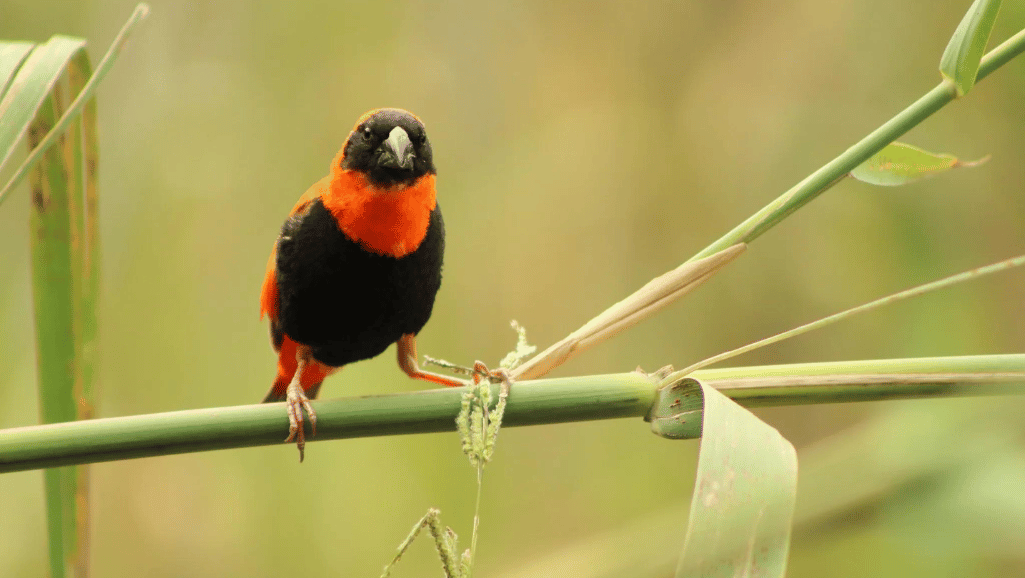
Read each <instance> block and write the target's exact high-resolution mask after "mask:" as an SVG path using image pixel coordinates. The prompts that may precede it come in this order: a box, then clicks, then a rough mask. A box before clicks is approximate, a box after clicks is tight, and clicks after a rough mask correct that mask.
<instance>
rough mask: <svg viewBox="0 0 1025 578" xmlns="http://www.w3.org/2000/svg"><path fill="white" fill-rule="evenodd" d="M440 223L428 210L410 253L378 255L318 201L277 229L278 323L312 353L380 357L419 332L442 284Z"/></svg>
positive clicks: (333, 361) (324, 357) (328, 357)
mask: <svg viewBox="0 0 1025 578" xmlns="http://www.w3.org/2000/svg"><path fill="white" fill-rule="evenodd" d="M444 249H445V225H444V223H443V221H442V219H441V209H440V207H435V208H434V210H433V211H432V212H431V220H430V225H429V226H428V228H427V235H426V236H425V237H424V240H423V241H422V242H421V243H420V246H419V247H418V248H417V250H416V251H413V252H412V253H410V254H408V255H406V256H404V257H402V258H399V259H396V258H394V257H388V256H384V255H377V254H374V253H371V252H369V251H368V250H366V249H364V248H363V247H361V246H360V245H359V244H358V243H356V242H353V241H352V240H351V239H349V238H348V237H346V236H345V234H344V233H342V231H341V230H340V229H339V228H338V225H337V223H336V222H335V220H334V218H332V216H331V213H330V212H328V210H327V209H326V208H325V207H324V204H323V203H322V202H321V201H320V199H317V200H314V201H313V202H312V205H311V207H310V209H309V210H308V211H306V212H305V213H304V214H303V215H299V216H296V217H292V218H290V219H289V220H288V221H286V222H285V225H284V226H283V227H282V229H281V237H280V238H279V239H278V249H277V282H278V299H279V308H278V323H279V327H280V330H281V331H282V332H284V333H285V334H286V335H288V336H289V337H291V338H292V340H294V341H296V342H297V343H302V344H305V345H309V346H310V347H312V348H313V357H314V358H315V359H317V360H318V361H320V362H321V363H325V364H327V365H331V366H336V367H337V366H340V365H345V364H347V363H352V362H354V361H360V360H362V359H369V358H371V357H374V356H376V355H379V354H380V353H381V352H383V351H384V350H385V349H387V348H388V346H389V345H391V344H392V343H394V342H395V341H397V340H398V339H399V337H401V336H402V335H404V334H407V333H413V334H416V333H419V331H420V330H421V329H422V328H423V326H424V325H425V324H426V323H427V319H428V318H430V316H431V309H432V308H433V307H434V297H435V295H436V294H437V293H438V288H439V287H440V286H441V263H442V254H443V253H444Z"/></svg>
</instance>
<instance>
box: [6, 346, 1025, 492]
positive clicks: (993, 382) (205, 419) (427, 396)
mask: <svg viewBox="0 0 1025 578" xmlns="http://www.w3.org/2000/svg"><path fill="white" fill-rule="evenodd" d="M921 373H928V374H937V373H939V374H951V375H942V376H939V377H937V378H935V379H933V380H932V381H926V382H923V383H921V384H916V383H908V381H909V380H908V379H901V378H900V376H907V375H908V374H921ZM828 374H840V375H858V374H860V375H859V377H863V378H864V380H863V382H862V383H860V384H859V383H858V382H850V383H840V384H836V385H833V384H831V383H830V381H829V379H828V378H823V379H820V380H818V381H817V382H814V383H813V385H815V384H816V383H817V385H815V387H817V388H818V389H817V390H811V393H809V389H808V388H809V387H812V386H811V385H808V384H807V383H806V382H802V381H800V380H799V379H798V378H801V377H807V376H823V375H828ZM980 374H982V375H980ZM878 375H884V376H893V377H892V379H890V382H892V386H891V385H889V383H890V382H886V381H883V382H879V380H878V379H877V378H876V377H875V376H878ZM773 376H785V379H784V380H781V381H776V382H768V383H766V382H762V383H754V384H752V383H750V382H748V383H745V382H742V381H738V380H740V379H742V378H744V379H748V378H749V379H755V378H758V379H763V378H769V377H773ZM693 377H695V378H698V379H703V380H705V381H711V382H714V385H716V386H717V387H720V388H721V389H722V390H723V393H725V394H726V395H728V396H729V397H731V398H734V399H736V400H737V401H738V402H740V403H741V405H751V406H753V405H778V404H786V403H834V402H836V401H840V400H868V399H902V398H908V397H949V396H955V395H982V394H993V393H1019V394H1020V393H1025V354H1009V355H984V356H970V357H948V358H928V359H897V360H879V361H857V362H843V363H814V364H804V365H784V366H764V367H742V368H730V369H714V370H702V371H697V372H694V374H693ZM962 378H963V379H962ZM938 380H939V381H942V384H941V385H937V381H938ZM791 382H796V383H797V387H800V388H804V389H801V390H800V391H796V390H795V389H794V386H793V385H792V384H791ZM737 384H739V385H737ZM494 387H495V388H496V389H494V390H493V391H494V395H498V389H497V388H498V387H499V386H498V385H495V386H494ZM461 398H462V390H461V389H458V388H455V389H453V388H446V389H437V390H430V391H419V392H413V393H401V394H391V395H378V396H366V397H351V398H342V399H333V400H324V401H315V402H313V404H314V407H315V408H316V410H317V435H316V437H314V438H312V439H313V441H318V440H321V441H322V440H329V439H342V438H353V437H369V436H383V435H397V434H410V433H428V432H443V431H453V430H454V429H455V423H454V418H455V416H456V414H458V413H459V409H460V403H461ZM655 399H656V384H655V382H654V381H653V380H652V379H651V378H649V377H648V376H646V375H643V374H640V373H636V372H631V373H622V374H613V375H594V376H584V377H572V378H559V379H543V380H537V381H525V382H520V383H516V384H513V386H512V390H511V393H510V394H509V400H508V406H507V407H506V410H505V418H504V420H503V422H502V424H503V427H510V426H525V425H540V424H549V423H564V422H572V421H585V420H597V419H611V418H620V417H645V416H647V415H648V412H649V410H650V409H651V407H652V404H653V403H654V402H655ZM287 431H288V419H287V417H286V415H285V410H284V408H283V406H282V404H261V405H246V406H236V407H224V408H211V409H200V410H190V411H178V412H171V413H159V414H149V415H137V416H130V417H122V418H108V419H94V420H88V421H78V422H70V423H64V424H55V425H44V426H31V427H24V428H16V429H9V430H2V431H0V472H13V471H22V470H31V469H38V468H47V467H55V466H64V465H71V464H83V463H93V462H103V461H111V460H122V459H130V458H139V457H148V456H158V455H170V454H180V453H187V452H199V451H207V450H217V449H228V448H240V447H253V446H261V445H280V444H281V442H282V440H283V439H284V437H285V434H286V432H287ZM283 451H284V450H283Z"/></svg>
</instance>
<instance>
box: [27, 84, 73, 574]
mask: <svg viewBox="0 0 1025 578" xmlns="http://www.w3.org/2000/svg"><path fill="white" fill-rule="evenodd" d="M72 82H77V81H75V80H72ZM63 89H64V85H63V84H62V83H58V84H56V85H55V86H54V89H53V91H52V92H51V93H50V94H49V95H48V96H47V98H46V100H45V101H44V102H43V105H42V106H41V107H40V109H39V111H38V112H37V114H36V117H35V119H34V120H33V122H32V124H31V126H30V127H29V146H30V147H35V146H38V144H39V142H40V141H41V140H42V138H43V137H44V136H45V135H46V134H47V133H48V132H49V131H50V130H51V129H52V128H53V126H54V124H55V122H56V120H57V119H58V118H59V117H60V115H61V114H62V112H63V98H62V93H63V92H64V90H63ZM81 139H82V128H81V120H75V121H74V122H73V123H72V124H71V126H70V128H69V130H68V132H67V133H65V134H64V135H62V136H61V137H60V138H59V141H58V146H55V147H52V148H51V149H50V150H48V151H47V152H46V153H45V154H44V155H43V156H42V158H41V160H40V162H39V163H38V164H37V165H36V166H35V168H34V169H33V171H32V176H31V181H30V187H31V195H32V204H31V216H30V231H31V233H30V235H31V253H32V292H33V301H34V306H35V319H36V363H37V371H38V376H39V407H40V413H41V418H42V422H43V423H55V422H65V421H73V420H75V419H76V418H77V417H78V413H79V412H78V403H77V400H76V395H75V392H76V390H77V391H81V389H82V386H83V382H82V374H81V364H80V361H81V359H80V357H81V356H80V341H79V340H77V339H76V336H77V334H80V333H81V331H82V327H81V324H80V323H79V321H78V320H77V319H76V318H77V317H78V315H76V309H77V308H78V306H79V305H80V301H81V300H80V296H79V294H78V293H79V292H80V287H81V284H80V282H79V281H80V280H81V273H82V266H83V260H82V254H83V248H82V243H81V241H82V229H83V223H84V209H83V200H82V195H83V194H84V179H83V178H82V172H81V166H82V165H81V162H82V157H83V153H82V146H81ZM76 278H77V279H76ZM78 473H79V472H78V468H76V467H64V468H55V469H50V470H47V471H46V472H45V473H44V476H45V489H46V510H47V532H48V534H49V541H50V574H51V576H53V577H54V578H57V577H63V576H66V575H69V574H72V575H76V574H77V575H80V576H84V575H85V572H87V564H86V560H85V559H84V558H81V557H80V556H79V547H80V543H79V539H78V536H79V511H82V512H84V511H85V510H86V504H85V503H82V504H81V505H79V503H78V500H77V498H78V495H79V479H78Z"/></svg>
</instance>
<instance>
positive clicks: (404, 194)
mask: <svg viewBox="0 0 1025 578" xmlns="http://www.w3.org/2000/svg"><path fill="white" fill-rule="evenodd" d="M335 166H337V164H336V165H335ZM434 183H435V176H434V175H424V176H422V177H420V178H419V179H417V180H416V181H415V182H414V183H413V184H412V185H410V186H406V187H401V186H400V187H391V188H387V189H382V188H380V187H377V186H375V185H373V184H371V183H370V181H369V180H367V178H366V176H365V175H363V174H361V173H358V172H356V171H348V170H340V169H335V170H333V171H332V174H331V182H330V184H329V186H328V192H327V193H326V194H325V195H323V196H322V197H321V199H322V201H323V203H324V206H325V207H326V208H327V210H328V211H330V212H331V215H332V216H334V218H335V221H336V222H337V223H338V226H339V227H340V228H341V230H342V232H343V233H345V236H346V237H348V238H350V239H352V240H353V241H356V242H357V243H359V244H360V245H362V246H363V247H365V248H366V249H368V250H370V251H372V252H374V253H377V254H379V255H388V256H390V257H395V258H400V257H405V256H406V255H408V254H410V253H412V252H413V251H416V248H417V247H419V246H420V242H421V241H423V240H424V237H425V236H426V235H427V227H428V225H430V221H431V211H433V210H434V207H435V205H436V204H437V196H436V191H435V188H434Z"/></svg>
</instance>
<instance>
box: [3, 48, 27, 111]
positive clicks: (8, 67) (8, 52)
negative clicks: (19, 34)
mask: <svg viewBox="0 0 1025 578" xmlns="http://www.w3.org/2000/svg"><path fill="white" fill-rule="evenodd" d="M33 46H35V44H32V43H31V42H0V99H3V97H4V95H5V94H7V89H8V88H9V87H10V85H11V82H12V81H13V80H14V73H15V72H18V69H19V68H21V63H22V62H24V61H25V58H27V57H28V55H29V53H30V52H32V47H33Z"/></svg>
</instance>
